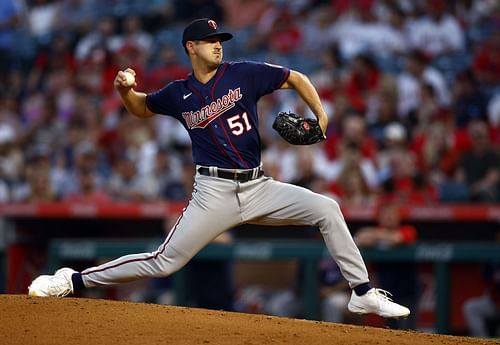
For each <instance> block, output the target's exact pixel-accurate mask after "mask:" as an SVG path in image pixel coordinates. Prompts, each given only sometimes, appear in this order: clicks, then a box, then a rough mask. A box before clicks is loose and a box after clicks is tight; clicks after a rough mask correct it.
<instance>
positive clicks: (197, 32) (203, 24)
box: [182, 18, 233, 47]
mask: <svg viewBox="0 0 500 345" xmlns="http://www.w3.org/2000/svg"><path fill="white" fill-rule="evenodd" d="M210 37H219V38H220V40H221V41H222V42H224V41H228V40H230V39H231V38H233V35H232V34H230V33H229V32H220V31H219V30H218V25H217V23H216V22H215V21H214V20H212V19H209V18H201V19H196V20H193V21H192V22H191V23H189V25H188V26H186V28H185V29H184V33H183V34H182V46H184V47H185V46H186V42H187V41H199V40H204V39H207V38H210Z"/></svg>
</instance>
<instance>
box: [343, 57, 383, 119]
mask: <svg viewBox="0 0 500 345" xmlns="http://www.w3.org/2000/svg"><path fill="white" fill-rule="evenodd" d="M381 79H382V73H381V72H380V70H379V69H378V67H377V65H376V64H375V61H373V59H372V58H371V57H370V56H368V55H358V56H356V57H354V58H353V59H352V60H351V68H350V73H349V76H348V78H347V82H346V84H345V86H344V92H345V94H346V96H347V97H348V99H349V102H350V105H351V108H352V109H354V111H356V112H358V113H360V114H362V113H364V112H366V110H367V103H368V102H370V101H371V100H372V99H373V98H374V97H375V94H376V91H377V89H378V87H379V85H380V82H381Z"/></svg>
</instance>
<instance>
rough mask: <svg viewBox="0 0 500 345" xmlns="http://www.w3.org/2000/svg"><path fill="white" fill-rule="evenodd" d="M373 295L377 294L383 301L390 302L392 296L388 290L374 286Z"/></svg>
mask: <svg viewBox="0 0 500 345" xmlns="http://www.w3.org/2000/svg"><path fill="white" fill-rule="evenodd" d="M375 295H377V297H379V298H380V299H381V300H383V301H384V302H392V298H391V297H392V293H390V292H389V291H386V290H383V289H378V288H376V289H375Z"/></svg>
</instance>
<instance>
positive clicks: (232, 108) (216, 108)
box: [146, 62, 290, 169]
mask: <svg viewBox="0 0 500 345" xmlns="http://www.w3.org/2000/svg"><path fill="white" fill-rule="evenodd" d="M289 74H290V71H289V70H288V69H286V68H284V67H281V66H276V65H270V64H266V63H256V62H224V63H222V64H221V65H220V66H219V68H218V69H217V73H216V74H215V75H214V77H213V78H212V79H210V81H209V82H208V83H206V84H202V83H200V82H199V81H198V80H196V78H195V77H194V75H193V74H190V75H189V76H188V78H187V79H185V80H176V81H174V82H171V83H170V84H168V85H167V86H165V87H164V88H162V89H161V90H159V91H157V92H154V93H151V94H148V95H147V97H146V104H147V107H148V108H149V110H151V111H152V112H153V113H156V114H162V115H168V116H173V117H175V118H176V119H177V120H179V121H181V123H182V124H183V125H184V127H185V128H186V130H187V131H188V132H189V136H190V137H191V143H192V151H193V161H194V163H195V164H199V165H204V166H217V167H219V168H229V169H250V168H255V167H257V166H259V164H260V154H261V145H260V136H259V132H258V128H259V119H258V115H257V101H258V100H259V98H260V97H262V96H264V95H266V94H268V93H271V92H273V91H274V90H276V89H279V88H280V87H281V86H282V85H283V83H284V82H285V81H286V80H287V79H288V76H289Z"/></svg>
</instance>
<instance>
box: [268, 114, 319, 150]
mask: <svg viewBox="0 0 500 345" xmlns="http://www.w3.org/2000/svg"><path fill="white" fill-rule="evenodd" d="M273 128H274V129H275V130H276V132H278V133H279V135H281V137H282V138H283V139H285V140H286V141H288V142H289V143H290V144H293V145H311V144H316V143H319V142H320V141H323V140H325V138H326V137H325V136H324V135H323V131H322V130H321V127H320V126H319V123H318V120H316V119H306V118H303V117H302V116H299V115H297V114H295V113H292V112H288V113H287V112H284V111H281V112H279V113H278V115H277V116H276V119H275V120H274V123H273Z"/></svg>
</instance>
